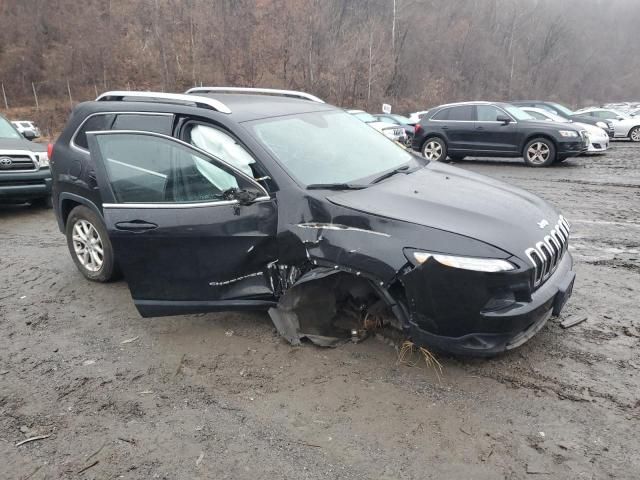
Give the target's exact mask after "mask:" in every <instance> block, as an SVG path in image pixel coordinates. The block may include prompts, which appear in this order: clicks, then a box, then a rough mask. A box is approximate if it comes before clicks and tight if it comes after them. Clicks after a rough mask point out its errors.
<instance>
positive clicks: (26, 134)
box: [22, 130, 38, 140]
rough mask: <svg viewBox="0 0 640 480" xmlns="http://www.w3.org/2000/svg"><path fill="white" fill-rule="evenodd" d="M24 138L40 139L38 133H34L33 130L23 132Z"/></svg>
mask: <svg viewBox="0 0 640 480" xmlns="http://www.w3.org/2000/svg"><path fill="white" fill-rule="evenodd" d="M22 136H23V137H24V138H26V139H27V140H35V139H36V138H38V135H36V132H34V131H33V130H25V131H24V132H22Z"/></svg>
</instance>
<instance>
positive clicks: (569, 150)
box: [413, 102, 588, 167]
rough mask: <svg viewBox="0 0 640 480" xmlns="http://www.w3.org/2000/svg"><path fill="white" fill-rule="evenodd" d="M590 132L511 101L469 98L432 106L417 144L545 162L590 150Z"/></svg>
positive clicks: (445, 153) (428, 151)
mask: <svg viewBox="0 0 640 480" xmlns="http://www.w3.org/2000/svg"><path fill="white" fill-rule="evenodd" d="M587 146H588V137H587V132H586V131H584V130H580V129H578V128H576V127H574V126H573V125H566V124H554V123H551V122H541V121H538V120H535V119H534V118H533V117H531V116H530V115H529V114H527V113H525V112H523V111H522V110H520V109H519V108H517V107H514V106H513V105H510V104H508V103H490V102H465V103H452V104H449V105H441V106H439V107H436V108H433V109H431V110H429V112H427V114H426V115H424V116H423V117H422V119H421V120H420V123H419V124H417V125H416V133H415V136H414V139H413V148H414V149H415V150H418V151H420V152H422V154H423V155H424V157H425V158H427V159H429V160H434V161H443V160H445V159H446V158H447V157H449V158H451V159H452V160H462V159H463V158H464V157H465V156H473V157H512V158H515V157H522V158H524V161H525V163H526V164H527V165H529V166H530V167H546V166H548V165H551V164H552V163H553V162H556V161H558V162H561V161H563V160H565V159H566V158H569V157H575V156H578V155H581V154H583V153H584V152H586V151H587Z"/></svg>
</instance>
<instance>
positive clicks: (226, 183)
mask: <svg viewBox="0 0 640 480" xmlns="http://www.w3.org/2000/svg"><path fill="white" fill-rule="evenodd" d="M96 140H97V144H98V147H99V149H100V154H101V157H102V159H103V163H104V167H105V170H106V173H107V177H108V180H109V182H110V184H111V188H112V190H113V192H114V194H115V197H116V200H117V201H118V202H119V203H190V202H215V201H223V200H227V194H228V191H229V190H230V189H242V188H248V189H253V186H252V185H251V184H250V182H249V181H248V180H247V179H244V178H242V177H241V176H237V175H234V174H233V173H232V172H231V171H228V170H227V169H225V168H223V167H222V166H221V165H218V164H216V163H214V162H212V161H211V160H210V159H208V158H207V157H205V156H203V155H200V154H199V153H198V152H197V151H195V150H193V149H191V148H189V147H186V146H184V145H181V144H179V143H177V142H175V141H172V140H171V139H167V138H162V137H157V136H153V135H144V134H131V133H113V134H108V135H106V134H105V135H97V136H96Z"/></svg>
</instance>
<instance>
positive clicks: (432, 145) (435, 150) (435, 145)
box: [422, 141, 442, 161]
mask: <svg viewBox="0 0 640 480" xmlns="http://www.w3.org/2000/svg"><path fill="white" fill-rule="evenodd" d="M422 153H423V154H424V156H425V158H427V159H428V160H435V161H437V160H440V157H442V145H441V144H440V143H439V142H434V141H431V142H428V143H427V144H426V145H425V146H424V148H423V149H422Z"/></svg>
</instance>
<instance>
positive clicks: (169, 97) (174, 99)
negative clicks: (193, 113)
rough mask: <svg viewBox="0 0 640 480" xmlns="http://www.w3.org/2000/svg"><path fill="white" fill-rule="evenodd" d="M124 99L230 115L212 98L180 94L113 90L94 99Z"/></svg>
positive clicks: (102, 100)
mask: <svg viewBox="0 0 640 480" xmlns="http://www.w3.org/2000/svg"><path fill="white" fill-rule="evenodd" d="M125 98H136V99H149V100H150V101H153V100H156V101H161V102H162V101H165V102H166V103H188V104H195V105H196V107H201V108H210V109H213V110H216V111H218V112H220V113H231V109H230V108H229V107H227V106H226V105H225V104H224V103H222V102H221V101H219V100H216V99H214V98H208V97H199V96H196V95H185V94H182V93H164V92H130V91H128V90H114V91H111V92H105V93H103V94H101V95H99V96H98V98H96V102H108V101H121V102H123V101H125Z"/></svg>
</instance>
